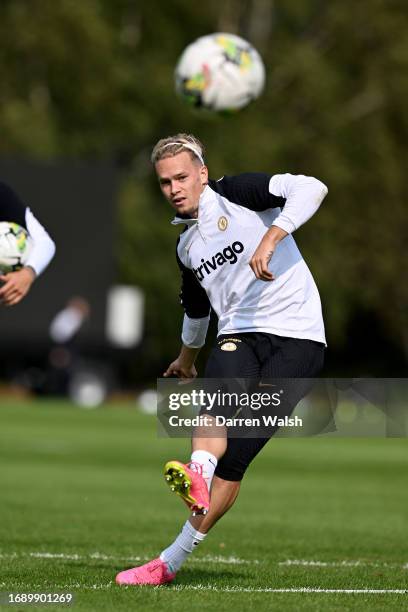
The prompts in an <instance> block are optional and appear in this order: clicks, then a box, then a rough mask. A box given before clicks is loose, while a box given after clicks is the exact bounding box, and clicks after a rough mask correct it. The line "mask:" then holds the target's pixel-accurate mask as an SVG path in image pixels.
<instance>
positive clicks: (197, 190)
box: [156, 151, 208, 217]
mask: <svg viewBox="0 0 408 612" xmlns="http://www.w3.org/2000/svg"><path fill="white" fill-rule="evenodd" d="M156 172H157V176H158V178H159V183H160V188H161V190H162V192H163V195H164V197H165V198H166V200H167V201H168V202H170V204H171V205H172V207H173V208H174V209H175V210H176V211H177V213H178V214H183V215H189V216H190V217H197V214H198V202H199V199H200V195H201V193H202V191H203V189H204V187H205V185H206V184H207V181H208V170H207V167H206V166H201V165H200V163H199V161H198V160H197V161H195V160H193V159H192V158H191V155H190V154H189V153H187V152H186V151H183V152H182V153H179V154H178V155H175V156H174V157H166V158H165V159H161V160H159V161H158V162H156Z"/></svg>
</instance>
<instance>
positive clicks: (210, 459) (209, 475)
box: [191, 450, 218, 490]
mask: <svg viewBox="0 0 408 612" xmlns="http://www.w3.org/2000/svg"><path fill="white" fill-rule="evenodd" d="M191 461H193V462H195V463H200V464H201V465H202V466H203V478H204V480H205V482H206V484H207V487H208V490H210V488H211V482H212V479H213V476H214V471H215V468H216V467H217V463H218V461H217V458H216V457H214V455H212V454H211V453H209V452H207V451H205V450H196V451H194V452H193V453H192V454H191ZM191 469H192V470H193V471H194V469H195V466H194V465H193V466H191Z"/></svg>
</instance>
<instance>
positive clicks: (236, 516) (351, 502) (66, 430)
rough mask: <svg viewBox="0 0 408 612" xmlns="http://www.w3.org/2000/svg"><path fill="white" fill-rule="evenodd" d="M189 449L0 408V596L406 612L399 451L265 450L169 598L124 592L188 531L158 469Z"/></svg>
mask: <svg viewBox="0 0 408 612" xmlns="http://www.w3.org/2000/svg"><path fill="white" fill-rule="evenodd" d="M188 450H189V442H188V441H187V440H180V439H178V440H169V439H164V438H157V436H156V423H155V419H154V418H153V417H149V416H146V415H143V414H140V413H139V412H138V411H137V410H136V408H135V406H132V405H121V406H119V405H108V406H106V407H104V408H101V409H98V410H95V411H83V410H79V409H77V408H73V407H72V406H70V405H69V404H68V403H65V402H57V401H47V402H45V401H42V402H39V401H37V402H32V403H18V402H11V401H7V400H5V399H4V398H1V399H0V466H1V467H0V470H1V478H0V484H1V489H0V490H1V503H0V561H1V576H0V591H3V592H5V591H9V590H10V591H14V592H25V593H28V592H37V593H38V592H42V593H53V592H72V593H74V596H75V602H74V604H73V609H75V610H87V611H88V610H89V611H91V610H98V611H99V610H101V611H104V610H115V611H116V610H124V611H125V610H142V611H145V610H155V611H156V612H157V611H160V610H166V612H167V611H172V610H174V611H177V612H183V611H189V612H191V610H196V609H197V610H200V611H207V610H208V611H209V610H211V611H213V610H215V609H218V610H234V611H237V610H245V611H250V610H256V611H257V612H260V611H263V610H296V611H297V610H322V611H328V610H342V611H344V610H384V609H387V610H393V609H395V610H396V609H398V610H401V609H408V592H406V593H397V592H392V591H398V590H401V591H404V590H407V589H408V552H407V545H406V543H407V531H408V529H407V528H408V514H407V508H408V487H407V472H408V452H407V451H408V441H407V440H405V439H329V438H314V439H291V440H288V439H279V440H272V441H271V442H270V443H269V444H268V446H267V447H266V448H265V449H264V450H263V451H262V453H261V454H260V456H259V457H258V458H257V459H256V460H255V461H254V463H253V465H252V466H251V467H250V469H249V470H248V473H247V476H246V478H245V480H244V483H243V487H242V492H241V494H240V497H239V499H238V501H237V503H236V505H235V507H234V508H233V509H232V510H231V511H230V513H229V514H228V515H227V516H225V517H224V518H223V519H222V521H221V522H220V523H219V524H218V525H217V526H216V527H215V528H214V530H213V531H212V532H211V534H210V535H209V536H208V537H207V539H206V541H205V543H204V544H203V545H202V546H201V547H200V549H199V550H197V551H196V552H195V555H194V556H191V558H190V560H189V561H188V563H187V564H186V565H185V566H184V568H183V569H182V571H180V573H179V574H178V576H177V579H176V581H175V582H174V583H173V584H172V585H169V586H164V587H159V588H152V587H134V588H133V587H125V588H124V587H119V586H117V585H116V584H115V583H114V577H115V574H116V573H117V572H118V571H120V570H122V569H124V568H127V567H132V566H134V565H137V564H139V563H143V562H144V561H145V560H149V559H151V558H153V557H156V556H157V555H158V553H159V552H160V551H161V550H162V549H163V548H164V547H165V546H167V545H168V544H169V543H170V541H172V539H173V538H174V537H175V536H176V535H177V533H178V531H179V529H180V527H181V526H182V524H183V523H184V521H185V520H186V518H187V514H186V508H185V507H184V505H183V504H182V502H181V501H180V500H179V499H178V498H176V497H175V496H172V495H171V494H170V493H169V492H168V490H167V486H166V485H165V483H164V480H163V479H162V465H163V463H164V462H165V461H166V460H168V459H171V458H180V459H184V460H185V459H187V458H188ZM319 589H320V590H323V591H329V592H323V591H320V592H315V591H317V590H319ZM347 589H349V590H352V591H353V592H349V593H346V592H344V591H345V590H347ZM279 590H280V591H279ZM370 590H375V591H384V592H381V593H380V592H369V591H370ZM332 591H339V592H332ZM15 608H18V609H20V610H23V609H29V610H34V609H48V610H49V609H59V610H63V609H66V606H62V605H51V606H50V605H48V606H46V607H42V608H40V607H37V608H35V607H34V606H30V607H28V606H26V607H24V605H20V606H15Z"/></svg>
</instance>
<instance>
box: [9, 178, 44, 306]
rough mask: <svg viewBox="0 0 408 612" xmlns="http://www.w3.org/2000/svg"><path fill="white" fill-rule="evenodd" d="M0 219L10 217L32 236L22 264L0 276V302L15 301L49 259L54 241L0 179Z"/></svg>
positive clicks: (18, 300)
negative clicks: (20, 266)
mask: <svg viewBox="0 0 408 612" xmlns="http://www.w3.org/2000/svg"><path fill="white" fill-rule="evenodd" d="M0 221H12V222H14V223H17V224H18V225H21V227H24V228H25V229H26V230H27V231H28V233H29V234H30V236H31V238H32V240H33V247H32V249H31V252H30V255H29V257H28V259H27V261H26V263H25V266H24V268H22V269H21V270H17V271H15V272H9V273H8V274H3V275H1V276H0V283H1V289H0V303H1V304H3V305H6V306H14V305H15V304H18V303H19V302H20V301H21V300H22V299H23V298H24V296H25V295H27V293H28V291H29V290H30V288H31V285H32V284H33V282H34V281H35V279H36V278H37V276H39V275H40V274H41V273H42V272H43V271H44V270H45V268H46V267H47V266H48V264H49V263H50V261H51V259H52V258H53V257H54V254H55V244H54V241H53V240H52V238H50V236H49V235H48V233H47V231H46V230H45V229H44V227H43V226H42V225H41V223H40V222H39V221H38V220H37V219H36V218H35V217H34V215H33V213H32V212H31V210H30V209H29V208H28V207H27V206H26V205H25V204H24V203H23V202H22V201H21V199H20V198H19V197H18V195H17V194H16V193H15V192H14V191H13V189H11V187H9V186H8V185H7V184H6V183H3V182H0Z"/></svg>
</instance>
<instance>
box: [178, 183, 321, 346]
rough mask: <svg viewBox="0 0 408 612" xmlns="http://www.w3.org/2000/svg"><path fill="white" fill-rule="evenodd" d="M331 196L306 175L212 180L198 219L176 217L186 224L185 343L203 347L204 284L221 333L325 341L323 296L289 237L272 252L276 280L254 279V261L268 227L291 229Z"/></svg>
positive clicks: (181, 255) (181, 251) (182, 249)
mask: <svg viewBox="0 0 408 612" xmlns="http://www.w3.org/2000/svg"><path fill="white" fill-rule="evenodd" d="M326 194H327V187H326V186H325V185H324V184H323V183H322V182H320V181H319V180H317V179H315V178H312V177H306V176H303V175H298V176H294V175H291V174H278V175H274V176H272V177H270V176H268V175H263V174H255V173H248V174H245V175H240V176H237V177H223V178H222V179H220V181H210V182H209V185H208V186H206V187H205V189H204V191H203V193H202V195H201V197H200V202H199V210H198V218H197V219H190V218H188V219H181V218H179V217H176V218H175V220H174V221H173V224H178V223H184V224H185V225H186V226H187V227H186V230H185V231H184V232H183V233H182V234H181V235H180V238H179V242H178V246H177V255H178V259H179V264H180V267H181V269H182V272H183V288H182V303H183V305H184V307H185V311H186V315H185V318H184V323H183V333H182V340H183V342H184V344H186V345H187V346H191V347H199V346H202V344H203V343H204V341H205V333H206V330H207V326H208V320H209V317H208V310H209V308H208V303H207V305H206V304H205V303H204V302H205V300H204V299H203V291H202V289H204V291H205V293H206V295H207V297H208V300H209V303H210V304H211V307H212V308H213V309H214V311H215V312H216V314H217V316H218V334H219V335H220V334H228V335H231V334H234V333H244V332H265V333H270V334H276V335H279V336H286V337H291V338H304V339H310V340H315V341H317V342H322V343H326V338H325V333H324V324H323V317H322V309H321V303H320V297H319V293H318V290H317V287H316V284H315V282H314V279H313V277H312V274H311V272H310V270H309V268H308V267H307V265H306V263H305V261H304V259H303V257H302V255H301V253H300V251H299V249H298V247H297V245H296V243H295V240H294V239H293V237H292V236H291V235H289V236H286V237H285V238H284V239H283V240H282V241H281V242H280V243H279V244H278V245H277V247H276V250H275V252H274V254H273V256H272V259H271V261H270V264H269V269H270V270H271V272H272V273H273V274H274V276H275V280H273V281H270V282H265V281H262V280H259V279H257V278H256V277H255V275H254V273H253V271H252V269H251V268H250V266H249V261H250V259H251V257H252V255H253V253H254V251H255V250H256V248H257V246H258V245H259V243H260V241H261V239H262V238H263V236H264V234H265V232H266V231H267V230H268V228H269V227H271V225H276V226H278V227H280V228H282V229H284V230H285V231H286V232H288V233H289V234H290V233H291V232H292V231H294V230H295V229H297V228H298V227H299V226H300V225H302V224H303V223H305V221H307V220H308V219H309V218H310V217H311V216H312V215H313V214H314V213H315V212H316V210H317V209H318V207H319V205H320V203H321V202H322V200H323V199H324V197H325V196H326ZM192 273H193V275H194V276H195V279H194V280H192ZM197 281H198V282H197ZM200 286H201V287H200ZM197 296H199V297H198V299H199V300H200V301H201V304H202V306H201V307H198V305H197V299H196V298H197Z"/></svg>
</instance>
